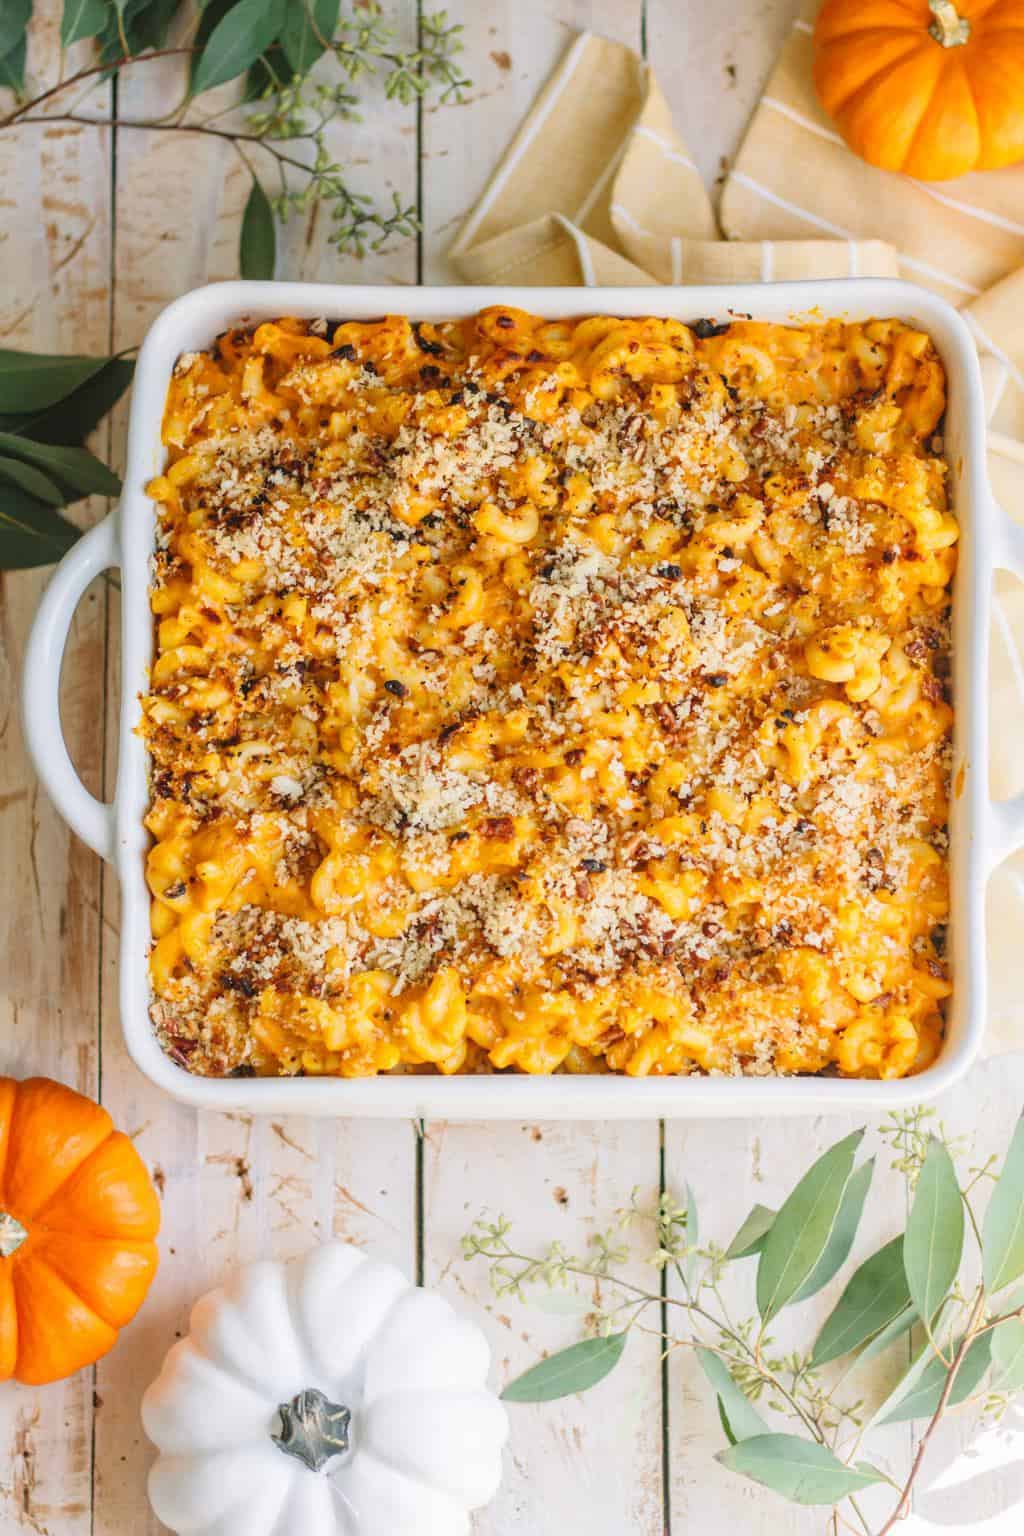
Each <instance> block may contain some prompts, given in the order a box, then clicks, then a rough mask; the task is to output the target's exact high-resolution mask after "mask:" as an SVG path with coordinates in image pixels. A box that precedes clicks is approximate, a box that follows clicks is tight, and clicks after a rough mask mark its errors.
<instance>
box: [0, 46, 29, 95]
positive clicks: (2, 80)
mask: <svg viewBox="0 0 1024 1536" xmlns="http://www.w3.org/2000/svg"><path fill="white" fill-rule="evenodd" d="M27 57H28V49H27V47H26V43H25V39H24V37H22V38H21V39H20V40H19V41H18V42H16V43H15V45H14V47H13V48H12V49H10V51H9V52H8V53H5V54H2V55H0V89H6V90H9V91H13V92H14V93H15V95H16V96H20V95H21V94H22V92H23V91H24V89H25V60H26V58H27Z"/></svg>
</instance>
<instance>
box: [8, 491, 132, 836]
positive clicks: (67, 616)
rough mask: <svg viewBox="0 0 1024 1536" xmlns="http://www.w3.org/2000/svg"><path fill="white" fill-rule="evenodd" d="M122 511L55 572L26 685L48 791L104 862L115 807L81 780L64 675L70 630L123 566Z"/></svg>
mask: <svg viewBox="0 0 1024 1536" xmlns="http://www.w3.org/2000/svg"><path fill="white" fill-rule="evenodd" d="M116 516H117V514H116V513H111V515H110V516H109V517H105V518H104V519H103V521H102V522H101V523H97V524H96V526H95V528H91V529H90V530H89V532H88V533H86V534H84V535H83V537H82V538H80V539H79V540H78V542H77V544H73V545H72V547H71V548H70V549H69V550H68V552H67V554H66V555H65V556H64V558H63V560H61V562H60V564H59V565H58V566H57V569H56V571H55V572H54V573H53V577H52V578H51V581H50V584H49V586H48V587H47V588H46V591H45V592H44V593H43V598H42V602H41V603H40V604H39V609H38V612H37V613H36V616H35V619H34V620H33V623H32V628H31V630H30V631H29V637H28V645H27V646H26V648H25V664H24V671H23V673H22V685H21V715H22V728H23V730H24V733H25V743H26V745H27V747H28V754H29V757H30V758H31V759H32V763H33V766H34V767H35V770H36V773H37V774H38V775H39V778H40V781H41V782H42V785H43V788H44V789H45V790H46V793H47V794H48V795H49V797H50V799H51V800H52V801H53V803H54V805H55V806H56V807H57V810H58V811H59V812H60V814H61V815H62V816H63V818H64V820H65V821H66V822H67V823H68V825H69V826H70V827H71V829H72V831H74V832H77V833H78V836H79V837H80V838H81V839H82V841H83V842H85V843H88V845H89V847H90V848H91V849H92V850H93V851H94V852H95V853H98V854H99V855H100V856H101V858H104V859H108V860H111V861H112V860H113V858H114V848H115V836H116V834H115V828H114V807H113V806H112V805H105V804H104V802H103V801H102V800H97V799H96V796H95V795H91V794H90V793H89V791H88V790H87V789H86V787H85V785H84V784H83V783H82V781H81V779H80V778H79V777H78V774H77V772H76V771H75V766H74V764H73V763H72V761H71V758H70V757H69V755H68V749H67V746H66V745H65V742H64V731H63V728H62V726H61V722H60V672H61V664H62V662H63V660H64V650H65V647H66V646H67V641H68V631H69V629H70V628H71V620H72V619H73V618H74V616H75V609H76V608H77V607H78V604H79V603H80V601H81V599H82V595H83V593H84V592H85V589H86V587H87V586H88V585H89V583H90V581H92V580H93V578H94V577H96V576H99V575H100V573H101V572H102V571H107V570H110V569H111V568H113V567H117V566H119V565H120V563H121V561H120V550H119V547H118V536H117V522H116Z"/></svg>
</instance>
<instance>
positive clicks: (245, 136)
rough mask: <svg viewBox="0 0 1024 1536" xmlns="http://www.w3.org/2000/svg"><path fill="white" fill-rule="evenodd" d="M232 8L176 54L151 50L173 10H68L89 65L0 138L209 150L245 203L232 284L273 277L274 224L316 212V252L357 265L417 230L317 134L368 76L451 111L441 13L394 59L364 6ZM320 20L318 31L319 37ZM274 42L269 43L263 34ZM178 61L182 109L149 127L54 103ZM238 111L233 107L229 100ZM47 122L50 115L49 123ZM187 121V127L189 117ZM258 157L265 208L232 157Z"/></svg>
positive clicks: (108, 1)
mask: <svg viewBox="0 0 1024 1536" xmlns="http://www.w3.org/2000/svg"><path fill="white" fill-rule="evenodd" d="M260 9H261V6H260V0H255V3H254V0H245V5H244V11H243V9H242V4H241V0H237V3H234V4H229V5H228V6H227V7H226V8H223V7H221V8H218V9H217V10H214V9H213V8H212V7H211V8H209V9H208V10H205V11H203V12H201V14H200V15H199V16H198V17H197V18H196V25H195V27H194V28H193V30H192V32H191V33H190V40H189V42H188V44H187V46H186V45H181V46H176V47H169V46H164V43H165V40H166V37H167V34H168V32H169V29H170V25H171V21H172V18H173V10H172V9H169V8H168V7H167V6H166V5H165V4H163V3H161V0H137V3H135V4H133V5H132V6H131V7H125V5H124V4H123V3H122V0H102V3H101V4H99V5H98V6H96V7H95V8H90V9H88V10H84V9H83V8H82V7H81V5H80V4H79V5H74V6H72V4H70V3H67V4H66V5H65V11H64V18H63V21H62V38H64V39H65V40H66V41H79V40H81V39H83V38H88V37H90V36H92V37H94V38H95V39H96V43H97V45H98V47H99V52H100V57H99V60H98V61H97V62H96V63H94V64H90V65H88V66H86V67H85V68H83V69H80V70H78V71H76V72H75V73H74V74H72V75H70V76H68V77H66V78H63V79H61V80H60V81H58V82H57V83H56V84H55V85H52V86H49V87H48V88H47V89H46V90H43V91H40V92H38V93H37V94H36V95H35V96H33V97H31V99H29V100H26V101H22V102H19V103H18V105H17V106H16V107H15V108H14V109H13V110H12V111H10V112H9V113H7V115H6V116H4V117H0V132H2V131H4V130H5V129H11V128H15V127H23V126H29V125H33V126H45V125H49V124H53V123H76V124H79V125H82V126H88V127H110V128H116V129H124V130H144V131H148V132H163V133H182V134H188V135H199V136H203V135H205V136H207V137H210V138H219V139H221V140H222V141H224V142H226V143H230V144H231V146H232V147H233V148H234V149H235V151H236V152H237V153H238V154H239V157H240V159H241V160H242V162H243V164H244V165H245V167H246V169H247V171H248V173H249V176H250V178H251V181H252V190H251V193H250V198H249V202H248V204H247V207H246V216H245V218H244V219H243V222H242V226H241V244H240V266H241V269H242V272H243V275H245V276H250V277H260V276H262V277H266V276H272V275H273V273H274V267H275V253H276V233H275V219H277V220H279V221H282V222H283V221H286V220H287V219H289V218H290V217H291V216H293V215H296V214H308V213H309V212H310V211H311V210H313V209H314V208H316V207H317V206H319V205H325V206H326V207H327V208H328V209H329V211H330V216H331V226H330V234H329V235H328V241H329V243H330V244H332V245H334V246H335V247H336V248H337V250H338V251H339V252H352V253H354V254H355V255H357V256H362V255H363V254H364V253H365V251H366V249H367V247H368V246H369V247H372V248H373V249H375V250H379V249H380V248H381V246H382V245H383V244H384V243H385V242H386V241H387V240H388V239H389V238H391V237H394V236H403V237H407V236H410V235H413V234H414V233H415V232H416V230H417V229H418V228H419V223H418V215H417V209H416V207H415V206H414V205H412V204H408V205H406V204H404V203H403V202H402V200H401V199H400V198H399V197H398V195H397V194H394V193H393V194H392V197H391V201H390V204H388V203H385V205H384V206H383V207H380V206H378V205H377V203H376V202H375V201H374V199H373V198H372V197H370V196H368V195H367V194H365V193H362V192H360V191H357V190H356V189H355V188H354V187H353V186H352V185H351V184H350V182H349V180H348V173H347V168H346V167H345V166H343V165H342V164H340V163H338V161H337V160H336V159H335V158H334V153H333V151H332V149H331V147H330V145H329V143H328V134H329V131H330V129H331V126H332V124H334V123H336V122H352V121H355V120H357V118H358V107H359V96H358V94H357V92H356V90H355V89H354V87H355V86H356V85H357V83H358V82H359V81H361V80H363V79H364V78H366V77H369V76H371V75H380V76H382V81H383V90H384V95H385V96H386V98H387V99H388V100H391V101H396V102H399V103H404V104H409V103H411V102H413V101H416V100H419V99H421V98H423V97H424V96H425V95H427V94H428V93H429V92H432V91H436V92H437V95H438V98H439V100H440V101H442V102H445V101H451V100H460V99H462V94H463V91H464V90H465V88H466V87H467V86H468V85H469V81H468V79H467V78H466V77H465V75H464V74H463V73H462V71H461V70H460V68H459V67H458V62H457V56H458V54H459V52H460V50H461V47H462V43H461V30H462V29H461V27H460V26H459V25H458V24H457V23H450V22H449V21H448V19H447V17H446V15H445V13H444V12H439V13H437V14H429V13H428V14H426V15H424V16H422V17H421V19H420V36H419V40H418V43H417V45H416V46H415V47H412V48H408V49H401V48H398V47H396V46H395V45H394V40H393V37H394V34H393V32H392V30H391V28H390V27H388V26H387V25H386V24H385V22H384V19H383V14H382V11H381V8H380V6H379V5H378V4H377V3H376V0H359V4H358V7H355V5H354V4H353V6H352V7H351V8H350V9H348V10H347V11H346V12H345V13H344V14H342V13H341V6H340V0H335V4H334V5H333V6H332V5H331V4H330V0H328V3H327V4H326V6H324V5H322V4H320V5H317V4H316V3H315V0H303V3H302V4H296V5H295V6H289V7H288V8H287V10H285V9H284V8H281V9H278V8H277V7H276V5H275V0H265V3H264V4H263V7H262V9H263V10H264V12H265V14H264V15H263V16H260V15H259V11H260ZM321 19H322V24H321ZM275 29H280V30H279V35H278V36H277V37H276V38H275V37H274V31H275ZM169 56H185V57H188V58H190V59H191V61H192V67H191V71H190V76H189V80H188V83H187V85H186V87H185V90H184V92H183V95H182V99H181V101H180V102H179V103H178V104H177V105H175V106H174V107H173V108H172V109H171V111H169V112H167V113H165V114H164V115H163V116H162V117H159V118H155V117H154V118H136V119H131V118H127V119H126V118H118V117H114V116H112V115H107V114H104V113H101V112H96V113H95V114H93V113H91V112H88V111H80V110H78V109H79V107H80V106H82V105H83V104H84V103H85V102H86V101H87V100H88V98H89V90H86V91H84V92H83V93H82V95H81V97H80V98H79V100H78V101H73V102H72V103H71V107H70V109H69V107H68V95H67V93H68V92H69V91H70V90H72V89H73V88H74V87H75V86H76V85H81V86H90V85H91V83H92V82H94V81H95V80H97V79H99V78H107V77H108V76H111V75H116V74H117V73H118V72H119V71H120V70H121V69H123V68H124V67H125V66H126V65H129V64H132V65H140V66H144V65H146V64H148V63H149V62H150V61H151V60H159V59H164V58H167V57H169ZM321 59H325V60H326V61H327V62H328V63H331V64H333V66H334V70H335V79H334V81H333V82H331V81H330V79H329V71H326V70H325V71H319V72H318V74H317V76H316V77H315V79H313V78H311V77H310V71H311V69H312V68H313V66H314V65H315V64H317V63H318V62H319V61H320V60H321ZM243 78H244V88H243V89H242V90H241V91H236V92H235V93H234V96H235V99H234V100H233V101H232V102H231V103H230V104H228V105H226V106H223V107H220V108H219V109H218V110H217V111H215V112H213V113H212V114H211V115H210V116H209V117H207V118H206V119H204V120H202V121H195V120H192V121H189V120H188V119H187V118H186V116H185V114H186V112H187V110H188V108H189V107H190V105H191V103H193V102H194V101H195V100H196V99H197V97H200V96H202V95H203V94H204V93H205V92H206V91H208V90H211V89H213V88H214V87H217V86H223V85H225V84H227V83H228V82H230V81H237V80H240V79H243ZM239 97H240V98H241V99H239ZM50 108H56V109H57V110H49V109H50ZM228 112H241V114H242V117H241V120H240V121H239V122H238V124H237V125H235V124H225V125H224V126H220V127H217V126H214V124H215V122H217V121H221V120H223V118H224V117H225V115H226V113H228ZM190 116H191V114H190ZM286 141H290V142H292V143H293V144H295V145H299V144H301V145H302V146H303V148H304V151H305V155H304V157H303V156H301V155H299V154H294V153H288V152H287V151H286V150H284V149H282V148H281V147H280V145H281V144H282V143H284V142H286ZM257 145H258V146H259V147H260V148H261V149H262V150H264V151H265V153H266V154H267V155H268V156H269V158H270V161H271V162H272V163H273V170H274V172H275V179H276V180H277V182H278V186H277V188H276V190H275V191H274V193H273V195H272V196H270V197H268V195H267V193H266V192H265V191H264V189H263V188H262V186H261V184H260V181H259V176H258V173H257V169H256V166H255V165H254V162H253V160H252V158H251V157H249V156H247V155H246V151H245V147H246V146H249V147H250V148H252V147H255V146H257Z"/></svg>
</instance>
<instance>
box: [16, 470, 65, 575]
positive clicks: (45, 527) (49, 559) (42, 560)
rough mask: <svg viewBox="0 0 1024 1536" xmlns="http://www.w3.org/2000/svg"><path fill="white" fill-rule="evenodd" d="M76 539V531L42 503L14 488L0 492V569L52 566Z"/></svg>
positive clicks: (17, 569)
mask: <svg viewBox="0 0 1024 1536" xmlns="http://www.w3.org/2000/svg"><path fill="white" fill-rule="evenodd" d="M79 537H80V534H79V531H78V529H77V528H75V527H74V526H73V525H72V524H71V523H69V522H68V521H67V519H66V518H63V517H61V515H60V513H59V512H55V511H54V510H53V508H52V507H48V506H47V505H46V503H45V502H42V501H38V500H37V499H36V497H34V496H28V495H26V493H25V492H24V491H22V490H19V489H18V488H17V487H16V486H13V485H12V486H6V487H4V488H3V490H2V492H0V570H2V571H24V570H28V569H29V568H30V567H32V566H36V565H52V564H53V562H54V561H55V560H59V559H60V557H61V555H63V554H64V553H65V552H66V551H67V550H69V549H70V548H71V546H72V544H74V542H75V540H76V539H78V538H79Z"/></svg>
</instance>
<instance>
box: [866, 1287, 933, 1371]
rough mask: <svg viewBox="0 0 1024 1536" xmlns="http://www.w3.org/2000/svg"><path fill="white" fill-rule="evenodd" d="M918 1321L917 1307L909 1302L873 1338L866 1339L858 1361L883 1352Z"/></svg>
mask: <svg viewBox="0 0 1024 1536" xmlns="http://www.w3.org/2000/svg"><path fill="white" fill-rule="evenodd" d="M918 1322H920V1318H919V1317H918V1315H917V1308H916V1307H915V1306H914V1304H913V1302H911V1303H910V1305H909V1306H908V1307H904V1308H903V1311H902V1312H900V1313H898V1314H897V1315H896V1317H894V1318H893V1320H892V1322H891V1323H886V1325H885V1327H884V1328H880V1329H879V1331H878V1332H877V1333H876V1334H875V1336H874V1338H872V1339H869V1340H868V1342H867V1343H866V1344H865V1345H864V1348H863V1349H862V1350H861V1351H860V1354H859V1355H858V1357H857V1359H858V1363H859V1364H863V1363H864V1362H865V1361H867V1360H874V1359H876V1358H877V1357H878V1356H879V1355H881V1354H884V1353H885V1351H886V1350H887V1349H888V1348H889V1347H890V1346H891V1345H893V1344H895V1342H896V1340H897V1339H902V1337H903V1335H904V1334H905V1333H909V1332H910V1330H911V1328H913V1326H914V1324H915V1323H918Z"/></svg>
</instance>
